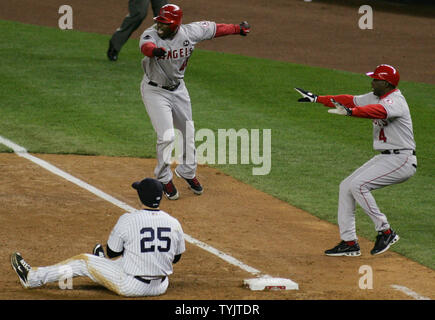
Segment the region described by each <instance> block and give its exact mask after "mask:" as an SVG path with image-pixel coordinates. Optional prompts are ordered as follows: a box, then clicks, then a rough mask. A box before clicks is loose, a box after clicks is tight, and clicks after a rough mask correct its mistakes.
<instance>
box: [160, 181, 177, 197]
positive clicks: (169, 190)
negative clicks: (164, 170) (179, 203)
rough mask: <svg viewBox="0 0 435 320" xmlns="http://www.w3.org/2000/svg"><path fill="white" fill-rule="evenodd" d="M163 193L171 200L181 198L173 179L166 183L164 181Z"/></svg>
mask: <svg viewBox="0 0 435 320" xmlns="http://www.w3.org/2000/svg"><path fill="white" fill-rule="evenodd" d="M163 193H164V194H165V196H166V198H168V199H169V200H177V199H178V198H179V194H178V190H177V188H175V185H174V183H173V182H172V180H171V181H169V182H168V183H166V184H165V183H163Z"/></svg>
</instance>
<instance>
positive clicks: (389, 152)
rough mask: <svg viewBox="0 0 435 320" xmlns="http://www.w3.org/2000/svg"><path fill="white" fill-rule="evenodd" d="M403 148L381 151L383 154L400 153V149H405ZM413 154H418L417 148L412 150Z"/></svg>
mask: <svg viewBox="0 0 435 320" xmlns="http://www.w3.org/2000/svg"><path fill="white" fill-rule="evenodd" d="M403 150H406V149H403ZM403 150H401V149H394V150H385V151H382V152H381V153H382V154H400V151H403ZM412 155H413V156H415V155H416V153H415V150H412Z"/></svg>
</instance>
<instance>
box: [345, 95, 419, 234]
mask: <svg viewBox="0 0 435 320" xmlns="http://www.w3.org/2000/svg"><path fill="white" fill-rule="evenodd" d="M353 102H354V104H355V105H356V106H365V105H369V104H381V105H382V106H383V107H384V108H385V110H386V111H387V118H386V119H373V148H374V149H375V150H377V151H380V152H384V154H382V153H381V154H379V155H376V156H374V157H373V158H372V159H371V160H369V161H368V162H366V163H365V164H364V165H363V166H361V167H360V168H358V169H357V170H355V172H353V173H352V174H351V175H350V176H349V177H347V178H346V179H344V180H343V181H342V182H341V184H340V193H339V203H338V224H339V228H340V235H341V239H342V240H344V241H352V240H355V239H357V235H356V228H355V201H356V202H357V203H358V204H359V205H360V206H361V208H362V209H363V210H364V212H365V213H366V214H367V215H368V216H369V217H370V218H371V219H372V221H373V222H374V224H375V229H376V231H383V230H387V229H389V228H390V225H389V223H388V221H387V217H386V216H385V214H384V213H382V212H381V211H380V210H379V207H378V206H377V204H376V201H375V199H374V197H373V196H372V194H371V192H370V191H371V190H376V189H379V188H383V187H386V186H389V185H392V184H396V183H401V182H404V181H406V180H407V179H409V178H410V177H412V176H413V175H414V174H415V172H416V168H417V158H416V156H415V147H416V145H415V141H414V134H413V127H412V120H411V115H410V112H409V107H408V104H407V102H406V100H405V97H404V96H403V95H402V93H401V92H400V90H398V89H395V90H393V91H392V92H390V93H389V94H387V95H385V96H383V97H381V98H379V97H377V96H376V95H374V94H373V93H367V94H365V95H360V96H355V97H354V100H353ZM387 152H389V154H386V153H387Z"/></svg>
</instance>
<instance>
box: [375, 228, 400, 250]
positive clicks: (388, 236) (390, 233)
mask: <svg viewBox="0 0 435 320" xmlns="http://www.w3.org/2000/svg"><path fill="white" fill-rule="evenodd" d="M399 239H400V237H399V235H398V234H397V233H396V232H395V231H394V230H393V229H388V230H386V231H379V232H378V235H377V236H376V242H375V246H374V247H373V249H372V250H371V251H370V253H371V254H372V255H377V254H381V253H383V252H385V251H387V250H388V249H389V248H390V246H391V245H392V244H395V243H396V242H397V241H399Z"/></svg>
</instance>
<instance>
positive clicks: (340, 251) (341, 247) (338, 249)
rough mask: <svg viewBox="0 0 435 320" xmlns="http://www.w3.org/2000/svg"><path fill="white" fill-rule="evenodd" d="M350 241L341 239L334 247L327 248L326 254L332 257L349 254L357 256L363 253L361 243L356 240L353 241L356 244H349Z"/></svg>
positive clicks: (349, 255)
mask: <svg viewBox="0 0 435 320" xmlns="http://www.w3.org/2000/svg"><path fill="white" fill-rule="evenodd" d="M348 242H350V241H341V242H340V243H339V244H338V245H336V246H335V247H334V248H332V249H329V250H326V251H325V254H326V255H327V256H331V257H340V256H348V257H357V256H360V255H361V251H360V248H359V244H358V242H356V241H353V242H354V244H352V245H349V244H348Z"/></svg>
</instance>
